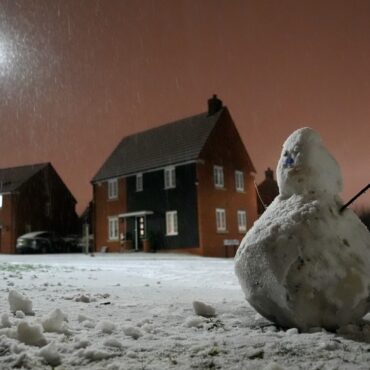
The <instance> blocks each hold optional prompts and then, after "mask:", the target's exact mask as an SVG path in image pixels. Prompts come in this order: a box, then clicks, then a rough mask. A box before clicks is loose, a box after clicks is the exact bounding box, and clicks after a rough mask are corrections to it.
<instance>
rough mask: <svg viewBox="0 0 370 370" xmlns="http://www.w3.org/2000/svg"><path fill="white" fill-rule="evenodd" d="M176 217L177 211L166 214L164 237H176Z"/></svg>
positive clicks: (177, 232) (177, 230)
mask: <svg viewBox="0 0 370 370" xmlns="http://www.w3.org/2000/svg"><path fill="white" fill-rule="evenodd" d="M178 234H179V229H178V216H177V211H168V212H166V235H167V236H173V235H178Z"/></svg>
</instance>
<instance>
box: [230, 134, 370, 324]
mask: <svg viewBox="0 0 370 370" xmlns="http://www.w3.org/2000/svg"><path fill="white" fill-rule="evenodd" d="M277 180H278V185H279V192H280V194H279V196H277V197H276V198H275V200H274V201H273V202H272V203H271V204H270V206H269V207H268V208H267V209H266V211H265V212H264V213H263V214H262V216H261V217H260V218H259V219H258V220H257V221H256V222H255V224H254V225H253V227H252V228H251V229H250V230H249V231H248V233H247V234H246V235H245V237H244V239H243V240H242V242H241V244H240V247H239V249H238V251H237V254H236V256H235V272H236V275H237V277H238V279H239V282H240V284H241V287H242V289H243V291H244V294H245V296H246V299H247V301H248V302H249V303H250V304H251V306H253V307H254V308H255V309H256V311H258V312H259V313H260V314H261V315H262V316H264V317H266V318H267V319H269V320H271V321H273V322H275V323H276V324H278V325H280V326H282V327H286V328H288V327H296V328H299V329H300V330H302V331H306V330H308V329H310V328H313V327H322V328H326V329H328V330H334V329H336V328H338V327H341V326H343V325H346V324H348V323H354V322H356V321H358V320H359V319H360V318H362V317H363V316H364V315H365V314H366V313H367V312H368V310H369V308H370V233H369V232H368V230H367V229H366V227H365V225H363V224H362V222H361V221H360V220H359V218H358V217H357V216H356V215H355V214H354V213H353V212H352V211H351V210H349V209H345V210H344V211H343V212H340V208H341V206H342V202H341V200H340V198H339V196H338V193H339V192H340V191H341V189H342V179H341V173H340V168H339V166H338V164H337V162H336V160H335V159H334V158H333V157H332V156H331V155H330V153H329V152H328V151H327V150H326V149H325V147H324V146H323V144H322V142H321V138H320V136H319V134H318V133H316V132H315V131H314V130H312V129H311V128H307V127H306V128H301V129H299V130H297V131H295V132H293V133H292V134H291V135H290V136H289V137H288V139H287V140H286V141H285V143H284V145H283V150H282V153H281V157H280V160H279V163H278V166H277Z"/></svg>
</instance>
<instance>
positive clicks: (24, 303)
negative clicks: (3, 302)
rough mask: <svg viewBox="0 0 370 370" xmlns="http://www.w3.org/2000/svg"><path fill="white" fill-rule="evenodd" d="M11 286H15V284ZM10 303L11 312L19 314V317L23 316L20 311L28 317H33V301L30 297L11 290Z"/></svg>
mask: <svg viewBox="0 0 370 370" xmlns="http://www.w3.org/2000/svg"><path fill="white" fill-rule="evenodd" d="M8 285H9V283H8ZM11 285H12V286H13V285H14V284H11ZM8 301H9V305H10V311H11V312H15V313H17V312H18V316H19V315H20V316H22V314H21V313H20V312H19V311H21V312H23V314H26V315H33V311H32V301H31V300H30V299H29V298H28V297H26V296H24V295H23V294H21V293H19V292H17V291H16V290H11V291H10V292H9V296H8ZM21 318H22V317H21Z"/></svg>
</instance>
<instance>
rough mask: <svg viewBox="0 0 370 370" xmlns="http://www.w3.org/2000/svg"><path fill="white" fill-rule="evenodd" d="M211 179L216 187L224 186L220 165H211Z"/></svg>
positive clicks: (222, 171)
mask: <svg viewBox="0 0 370 370" xmlns="http://www.w3.org/2000/svg"><path fill="white" fill-rule="evenodd" d="M213 181H214V184H215V187H216V188H223V187H224V169H223V167H221V166H213Z"/></svg>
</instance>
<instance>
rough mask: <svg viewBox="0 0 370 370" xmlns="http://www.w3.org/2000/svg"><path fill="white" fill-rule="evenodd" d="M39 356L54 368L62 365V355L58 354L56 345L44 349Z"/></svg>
mask: <svg viewBox="0 0 370 370" xmlns="http://www.w3.org/2000/svg"><path fill="white" fill-rule="evenodd" d="M39 355H40V356H41V357H42V358H43V359H44V360H45V361H46V362H47V363H48V364H49V365H50V366H52V367H55V366H58V365H60V364H61V363H62V360H61V358H60V354H59V353H58V351H57V349H56V347H55V345H54V343H50V344H48V345H47V346H45V347H43V348H42V349H41V350H40V352H39Z"/></svg>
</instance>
